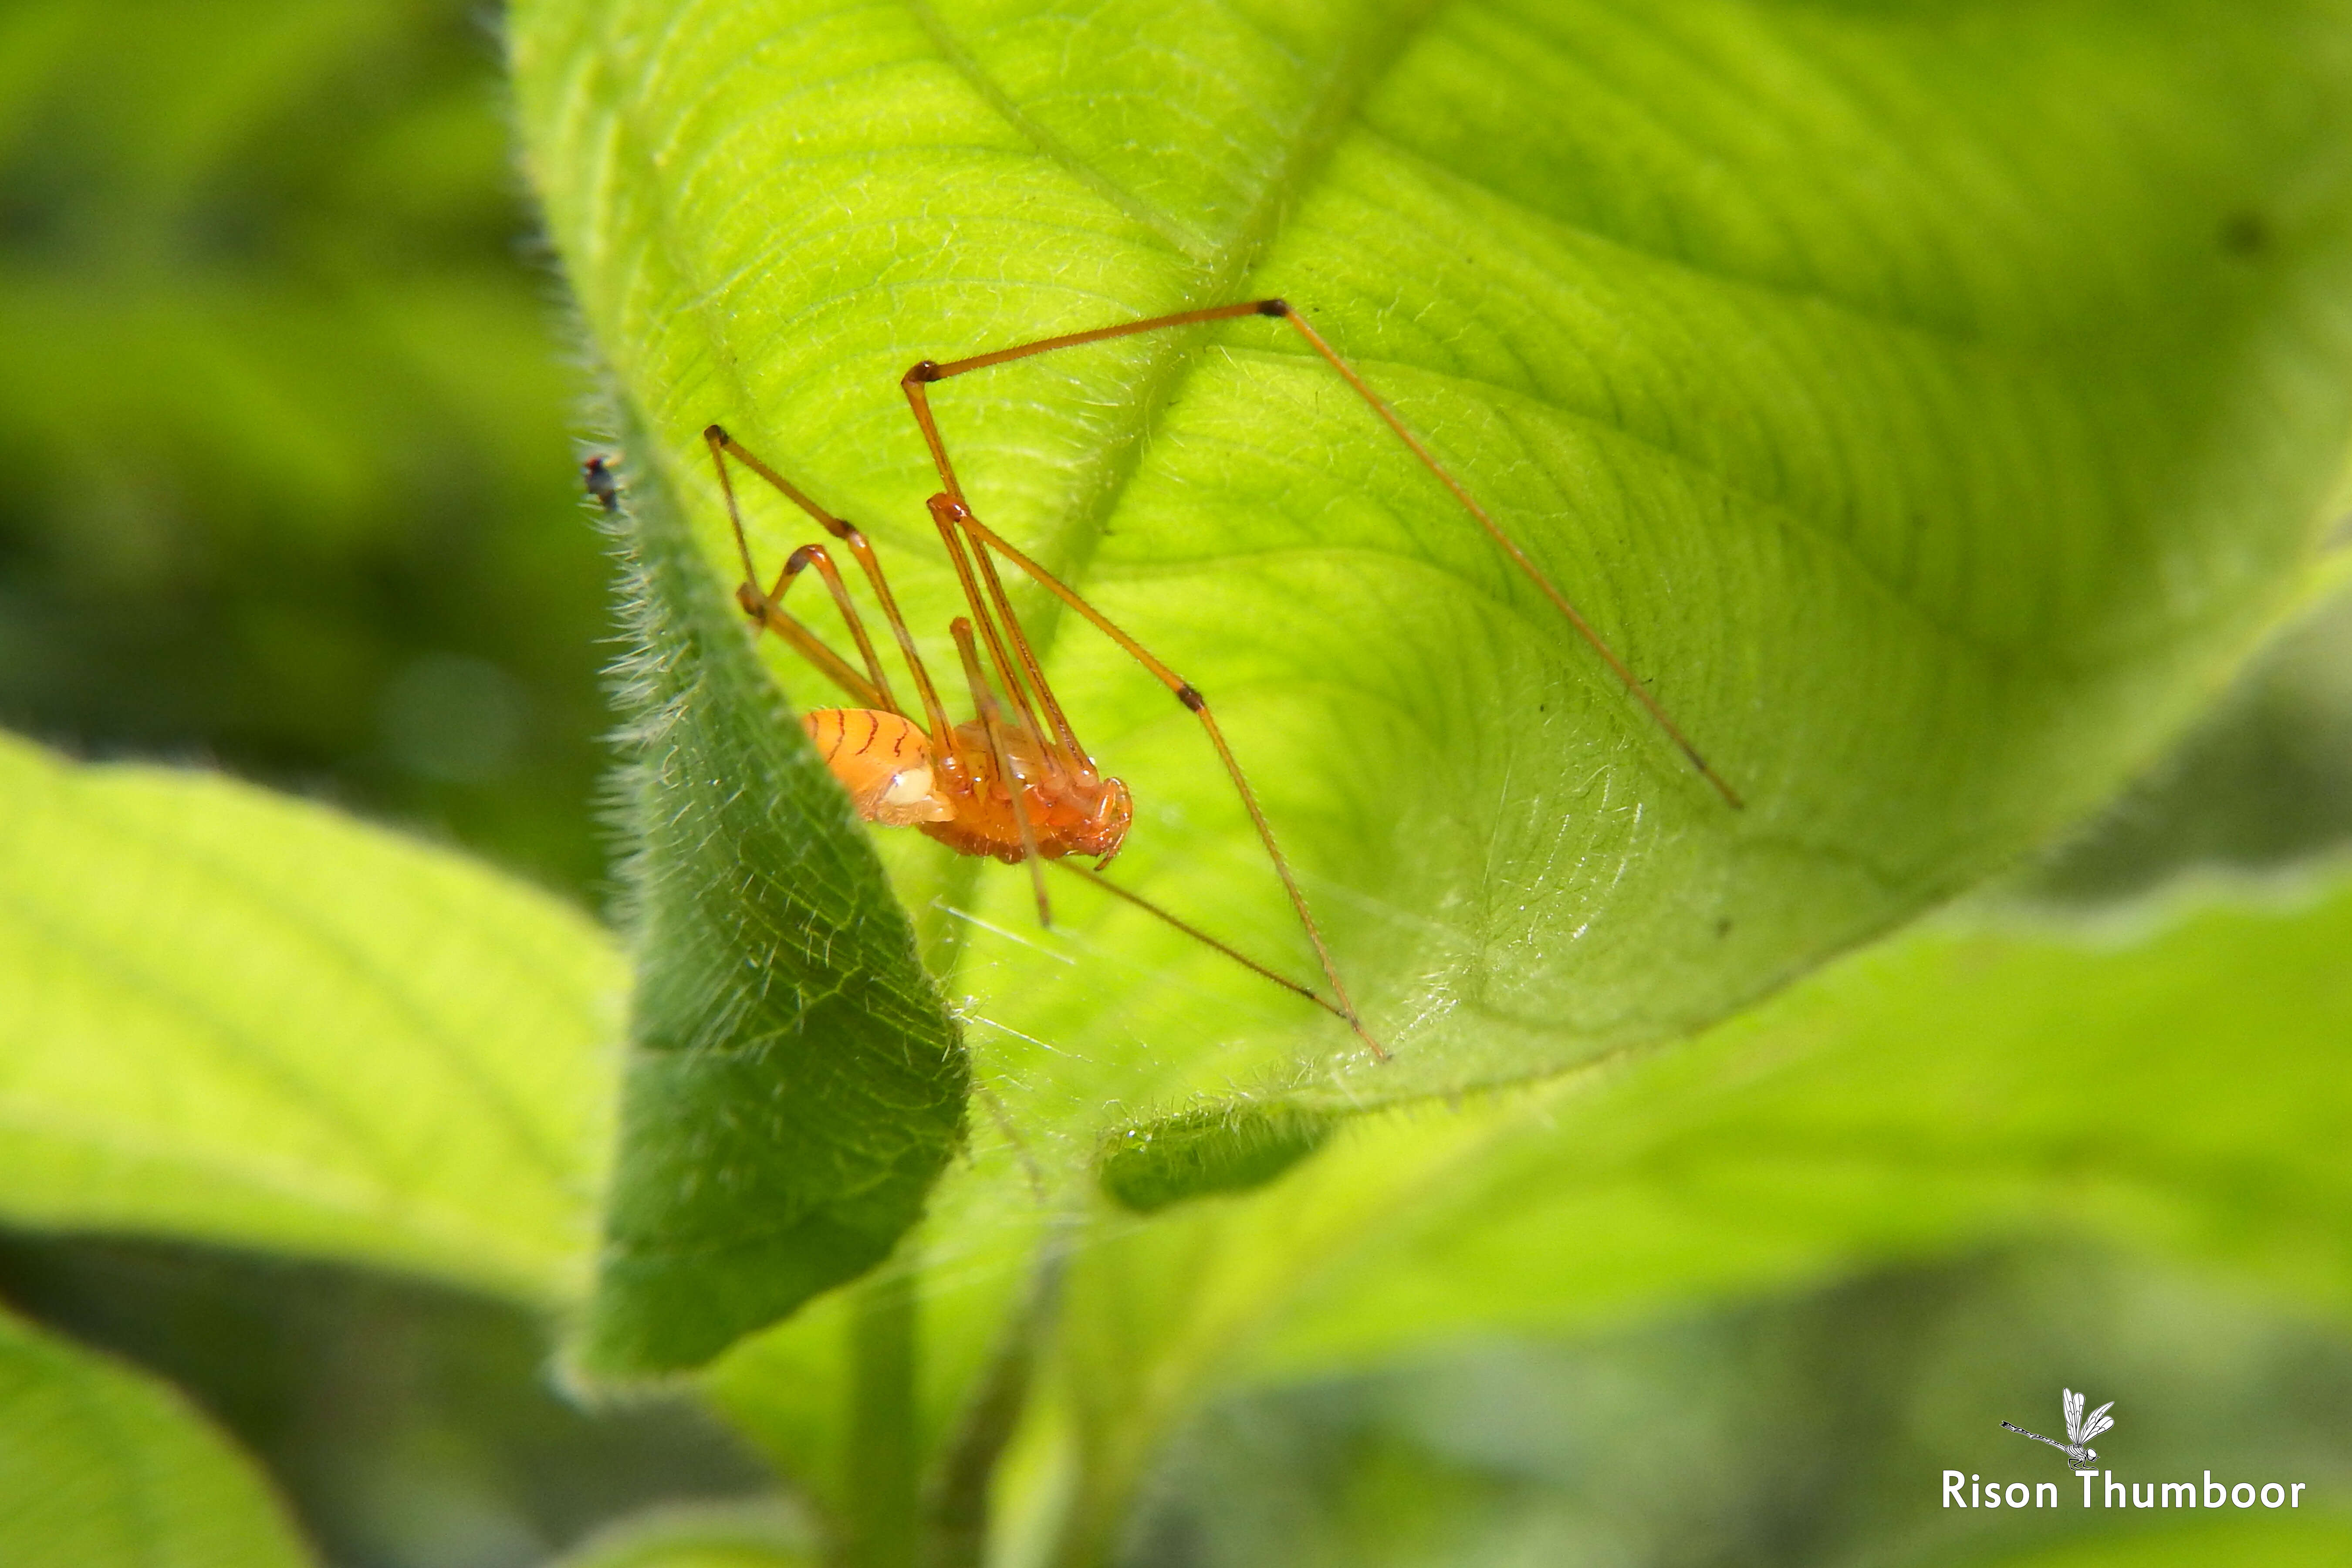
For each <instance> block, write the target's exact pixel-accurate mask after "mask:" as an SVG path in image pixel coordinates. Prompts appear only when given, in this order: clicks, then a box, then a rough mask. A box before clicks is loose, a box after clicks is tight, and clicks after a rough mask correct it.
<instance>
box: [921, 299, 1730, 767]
mask: <svg viewBox="0 0 2352 1568" xmlns="http://www.w3.org/2000/svg"><path fill="white" fill-rule="evenodd" d="M1243 316H1272V317H1275V318H1276V319H1277V320H1280V321H1287V322H1289V323H1290V326H1291V329H1292V330H1293V331H1296V332H1297V334H1298V335H1299V337H1300V338H1301V339H1303V340H1304V341H1305V342H1306V343H1307V347H1308V348H1310V349H1312V350H1313V351H1314V352H1315V353H1316V354H1317V355H1318V357H1319V358H1321V359H1322V360H1323V362H1324V363H1327V364H1328V365H1329V366H1330V367H1331V368H1332V369H1333V370H1334V371H1336V372H1338V373H1339V378H1340V379H1341V380H1342V381H1345V382H1346V383H1347V384H1348V385H1349V387H1350V388H1351V389H1353V390H1354V392H1355V393H1356V395H1358V396H1359V397H1360V398H1362V399H1363V400H1364V402H1365V404H1366V405H1368V406H1370V409H1371V411H1372V412H1373V413H1374V414H1376V415H1378V416H1380V418H1381V422H1382V423H1383V424H1385V425H1387V426H1388V427H1389V428H1390V429H1391V431H1393V432H1394V433H1395V435H1396V437H1397V439H1399V440H1401V441H1402V442H1403V443H1404V445H1405V449H1406V450H1408V451H1410V452H1411V453H1412V455H1413V457H1414V458H1417V459H1418V460H1419V461H1420V463H1421V465H1422V466H1423V468H1427V469H1428V470H1429V471H1430V472H1431V473H1432V474H1434V475H1435V476H1436V477H1437V479H1438V480H1439V482H1440V483H1442V484H1444V486H1445V488H1446V489H1448V490H1450V491H1452V492H1453V495H1454V500H1457V501H1459V502H1460V503H1461V505H1462V508H1463V510H1465V511H1467V512H1468V513H1469V514H1470V516H1471V518H1472V519H1473V521H1475V522H1476V523H1477V524H1478V526H1479V528H1480V529H1482V530H1483V531H1485V532H1486V537H1487V538H1488V539H1490V540H1492V541H1493V542H1495V546H1496V548H1497V549H1499V550H1500V551H1502V552H1503V553H1504V554H1505V555H1506V556H1507V557H1509V558H1510V561H1511V563H1512V564H1513V565H1515V566H1517V568H1518V569H1519V570H1520V572H1522V573H1523V574H1526V576H1527V578H1528V581H1529V582H1531V583H1533V584H1535V585H1536V587H1537V588H1538V589H1539V590H1540V591H1541V592H1542V594H1543V595H1544V597H1545V598H1547V599H1549V600H1550V601H1551V603H1552V606H1553V608H1555V609H1557V610H1558V611H1559V613H1560V615H1561V616H1563V617H1564V618H1565V619H1566V620H1567V621H1568V623H1569V625H1570V626H1573V627H1574V628H1575V629H1576V634H1577V635H1578V636H1579V637H1582V638H1583V639H1584V641H1585V642H1586V643H1588V644H1589V645H1591V648H1592V651H1593V652H1594V653H1595V654H1597V655H1599V656H1600V658H1601V662H1602V663H1603V664H1606V665H1607V666H1608V667H1609V669H1610V672H1611V673H1612V674H1613V675H1615V676H1616V678H1617V679H1618V681H1619V682H1620V683H1621V684H1622V686H1623V687H1624V688H1625V690H1626V691H1627V693H1628V694H1629V695H1631V696H1632V697H1633V700H1635V701H1637V702H1639V703H1640V704H1641V705H1642V707H1643V709H1644V710H1647V711H1648V713H1649V716H1650V718H1651V719H1652V720H1653V721H1654V722H1655V723H1656V724H1657V726H1658V728H1659V729H1660V730H1661V731H1664V734H1665V736H1666V738H1667V739H1668V740H1669V741H1671V742H1674V745H1675V749H1676V750H1678V751H1679V752H1682V754H1683V756H1684V757H1685V759H1687V760H1688V762H1689V763H1690V764H1691V766H1692V767H1694V768H1696V770H1697V771H1698V773H1699V776H1700V777H1701V778H1703V779H1705V780H1706V782H1707V784H1709V785H1710V786H1711V787H1713V789H1714V790H1715V792H1716V794H1717V795H1721V796H1722V797H1723V800H1724V804H1725V805H1728V806H1730V807H1731V808H1732V809H1734V810H1735V811H1736V810H1738V809H1739V808H1740V807H1741V806H1742V805H1745V804H1746V803H1745V802H1744V801H1742V800H1741V799H1740V797H1739V792H1738V791H1737V790H1735V789H1733V788H1732V787H1731V785H1730V784H1729V783H1728V782H1727V781H1726V780H1725V779H1724V777H1723V775H1722V774H1720V773H1717V772H1716V771H1715V769H1714V768H1713V767H1712V766H1711V765H1709V763H1707V760H1706V757H1704V756H1702V755H1701V754H1700V753H1699V750H1698V748H1697V747H1696V745H1694V744H1692V742H1691V740H1690V738H1689V737H1688V736H1687V735H1685V734H1684V733H1683V731H1682V727H1681V726H1680V725H1678V724H1676V723H1675V721H1674V719H1673V717H1672V716H1671V715H1669V714H1668V713H1667V712H1666V710H1665V708H1664V705H1663V704H1661V703H1660V702H1659V701H1658V700H1657V699H1656V698H1655V697H1653V696H1652V695H1651V694H1650V689H1649V688H1648V687H1646V686H1644V685H1643V684H1642V681H1641V679H1640V678H1639V677H1637V676H1636V675H1635V674H1634V673H1633V668H1632V667H1631V666H1629V665H1627V664H1626V662H1625V661H1624V660H1623V659H1622V658H1619V657H1618V655H1617V651H1616V649H1614V648H1612V647H1610V646H1609V644H1608V642H1607V641H1606V640H1605V639H1604V638H1603V637H1601V634H1600V632H1598V631H1597V630H1595V629H1594V627H1593V626H1592V623H1591V622H1590V621H1588V620H1586V619H1585V618H1584V616H1583V613H1582V612H1581V611H1580V610H1578V609H1577V607H1576V605H1574V603H1572V602H1571V601H1570V599H1569V597H1568V595H1566V594H1563V593H1562V592H1560V590H1559V584H1555V583H1554V582H1553V581H1552V580H1551V578H1550V577H1549V575H1547V574H1545V572H1544V570H1543V568H1542V567H1540V566H1538V565H1537V564H1536V563H1535V560H1534V558H1533V557H1531V556H1530V555H1528V552H1526V551H1525V550H1524V549H1522V548H1521V547H1520V545H1519V543H1518V542H1517V540H1515V539H1513V538H1512V537H1511V536H1510V534H1509V533H1508V532H1507V531H1505V530H1504V528H1503V526H1502V525H1501V524H1500V523H1498V522H1496V521H1495V519H1494V517H1493V515H1492V514H1491V513H1489V512H1488V511H1487V510H1486V508H1485V507H1484V506H1482V505H1480V504H1479V501H1478V499H1477V498H1476V497H1475V496H1474V495H1472V494H1471V493H1470V490H1469V488H1468V487H1467V486H1465V485H1464V484H1463V483H1462V481H1461V480H1460V479H1456V478H1454V475H1453V473H1452V472H1451V471H1450V470H1449V469H1447V468H1446V467H1445V465H1444V463H1441V462H1439V461H1438V459H1437V455H1436V454H1435V453H1433V452H1432V451H1431V450H1430V449H1429V447H1428V446H1427V445H1426V444H1425V443H1424V442H1423V440H1422V439H1421V438H1420V437H1418V436H1415V435H1414V434H1413V433H1412V428H1411V426H1407V425H1406V424H1405V422H1404V421H1403V420H1402V418H1400V417H1399V416H1398V415H1397V412H1396V410H1395V409H1393V408H1391V407H1390V406H1389V405H1388V402H1387V401H1386V400H1385V399H1384V398H1382V397H1381V395H1380V394H1379V393H1377V392H1375V391H1373V390H1372V388H1371V385H1370V383H1368V382H1367V381H1365V380H1364V378H1363V376H1362V374H1360V373H1359V372H1358V371H1357V369H1356V367H1355V366H1354V365H1352V364H1350V363H1348V361H1347V360H1346V359H1344V358H1343V357H1341V355H1340V354H1339V351H1338V350H1337V349H1334V348H1333V347H1332V346H1331V345H1330V343H1329V342H1327V341H1326V340H1325V339H1324V337H1323V334H1322V333H1320V332H1318V331H1316V330H1315V329H1314V328H1313V327H1312V326H1309V325H1308V324H1307V318H1306V317H1304V316H1302V315H1300V314H1299V313H1298V312H1297V310H1295V309H1293V308H1292V307H1291V305H1290V302H1289V301H1288V300H1245V301H1244V302H1242V303H1240V304H1234V305H1213V306H1210V307H1208V308H1207V309H1205V310H1177V311H1174V312H1171V314H1168V315H1164V316H1149V317H1145V318H1144V319H1142V320H1140V321H1122V322H1119V323H1118V325H1116V326H1109V327H1097V328H1094V329H1093V330H1091V331H1083V332H1065V333H1063V334H1062V335H1061V336H1059V337H1052V338H1040V339H1039V340H1038V341H1036V342H1031V343H1020V344H1016V345H1015V346H1013V347H1012V348H1008V349H998V350H996V351H994V352H993V353H984V354H972V355H971V356H969V357H968V358H964V359H959V360H950V361H948V362H947V363H943V364H942V363H936V362H934V361H931V360H925V361H923V362H922V363H919V364H918V365H916V366H915V367H914V368H913V369H912V370H909V371H908V373H907V374H906V375H905V377H904V378H903V379H902V380H901V381H900V382H899V385H900V386H901V387H902V388H903V389H904V390H905V392H906V394H907V401H908V403H909V404H910V405H912V406H913V408H914V411H915V422H916V423H917V424H918V425H919V426H922V430H923V439H924V442H925V444H927V445H928V446H929V447H930V449H931V461H932V463H933V464H934V465H935V466H936V467H937V468H939V470H940V479H942V480H944V481H945V483H946V485H947V491H948V494H949V495H950V497H951V498H953V499H954V500H958V501H962V500H964V494H963V491H962V489H961V487H960V486H959V485H958V483H957V481H956V477H955V468H954V467H953V465H952V464H950V462H949V460H948V453H947V447H946V444H945V443H944V442H942V441H941V440H940V431H939V424H938V422H937V421H936V420H935V419H934V418H933V417H932V416H931V408H930V397H929V393H928V392H927V391H926V390H925V389H926V388H927V387H929V385H930V384H932V383H934V382H940V381H945V380H947V379H948V378H949V377H950V376H958V375H962V374H966V373H968V372H971V371H975V370H985V369H987V368H988V367H989V366H991V365H998V364H1004V363H1009V362H1011V361H1013V360H1018V359H1026V358H1028V357H1029V356H1031V355H1032V354H1041V353H1052V352H1054V351H1055V350H1056V349H1067V348H1076V347H1077V346H1078V345H1080V344H1081V343H1097V342H1105V341H1107V340H1108V339H1112V338H1124V337H1132V336H1134V335H1135V334H1136V333H1139V332H1150V331H1160V330H1162V329H1165V328H1171V327H1187V326H1197V325H1200V324H1202V323H1203V322H1209V321H1233V320H1235V319H1237V318H1239V317H1243Z"/></svg>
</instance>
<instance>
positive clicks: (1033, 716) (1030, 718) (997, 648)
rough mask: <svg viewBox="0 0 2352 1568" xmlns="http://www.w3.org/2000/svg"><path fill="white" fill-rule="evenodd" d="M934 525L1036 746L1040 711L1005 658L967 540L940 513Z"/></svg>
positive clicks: (1007, 616) (1009, 620)
mask: <svg viewBox="0 0 2352 1568" xmlns="http://www.w3.org/2000/svg"><path fill="white" fill-rule="evenodd" d="M931 521H933V522H935V523H937V524H938V526H939V531H940V543H941V544H942V545H944V546H945V547H946V549H947V554H948V561H949V563H950V564H951V565H953V566H954V567H955V574H956V582H957V583H958V584H960V585H961V587H962V589H963V600H964V605H965V606H966V607H967V608H968V609H970V610H971V618H972V619H973V620H974V621H976V622H978V623H979V625H980V632H981V635H982V637H985V638H986V639H987V641H988V656H989V658H990V661H991V662H992V663H993V664H994V665H995V666H996V673H997V676H998V678H999V679H1002V680H1003V682H1004V689H1005V690H1006V691H1008V692H1009V693H1011V694H1012V697H1013V707H1014V708H1016V709H1018V710H1019V714H1020V716H1019V719H1018V720H1017V722H1018V723H1019V724H1020V725H1021V732H1022V737H1023V738H1024V740H1028V741H1030V742H1042V736H1041V733H1040V731H1039V729H1038V725H1037V710H1035V709H1034V708H1032V707H1031V706H1030V705H1029V694H1028V692H1027V690H1025V689H1024V688H1023V686H1022V684H1021V677H1020V675H1019V674H1018V672H1017V671H1016V670H1015V668H1014V666H1013V661H1012V659H1011V658H1008V657H1007V656H1006V654H1005V651H1004V639H1003V637H1002V636H1001V635H1000V634H999V633H998V630H997V626H996V617H995V616H992V615H990V614H989V605H988V602H987V601H986V600H985V599H982V597H981V595H980V586H979V584H978V583H977V582H976V581H975V580H974V578H973V575H972V569H971V560H970V559H969V558H968V556H967V553H966V552H965V549H964V540H963V536H962V535H961V533H959V532H957V531H956V530H955V527H954V525H953V524H951V523H949V522H947V521H942V520H941V519H940V517H939V516H938V514H937V513H936V512H934V513H933V515H932V519H931ZM973 553H977V552H973ZM982 559H983V560H984V559H985V557H984V556H983V557H982ZM1003 596H1004V595H1003V590H1002V589H1000V590H999V591H998V593H997V595H996V597H997V598H998V600H999V601H1000V602H1001V601H1002V600H1003ZM1003 615H1004V620H1005V622H1006V624H1007V625H1009V626H1013V628H1014V631H1013V635H1014V636H1015V637H1019V636H1020V631H1019V626H1020V623H1019V622H1018V621H1015V620H1014V619H1013V615H1012V612H1011V610H1010V609H1006V610H1005V611H1004V612H1003ZM1022 646H1023V648H1024V651H1026V648H1027V644H1026V643H1025V642H1024V644H1023V645H1022ZM1027 663H1028V667H1029V669H1030V672H1031V673H1032V674H1033V675H1034V676H1035V677H1036V679H1037V682H1038V685H1039V688H1040V689H1043V688H1044V684H1045V676H1044V674H1043V673H1042V672H1041V671H1039V670H1038V669H1037V665H1036V660H1035V658H1034V656H1033V657H1031V658H1029V659H1028V660H1027ZM1037 750H1038V752H1039V753H1040V754H1041V755H1045V756H1047V757H1048V759H1049V760H1048V762H1047V763H1046V765H1047V766H1048V767H1052V766H1053V765H1054V764H1053V763H1052V762H1051V760H1050V756H1051V753H1050V752H1047V750H1046V748H1045V746H1044V745H1043V744H1042V743H1039V744H1038V745H1037Z"/></svg>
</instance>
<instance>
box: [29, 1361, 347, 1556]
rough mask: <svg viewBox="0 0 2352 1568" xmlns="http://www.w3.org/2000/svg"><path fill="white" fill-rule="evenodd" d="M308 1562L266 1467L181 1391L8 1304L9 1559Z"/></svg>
mask: <svg viewBox="0 0 2352 1568" xmlns="http://www.w3.org/2000/svg"><path fill="white" fill-rule="evenodd" d="M311 1561H312V1559H311V1556H310V1552H309V1551H307V1550H306V1549H305V1548H304V1546H303V1544H302V1542H301V1540H300V1538H299V1536H298V1535H297V1534H296V1532H295V1530H294V1526H293V1524H292V1522H291V1521H289V1520H288V1518H287V1517H286V1513H285V1510H284V1509H283V1508H282V1507H281V1506H280V1505H279V1503H278V1500H277V1499H276V1498H275V1497H273V1496H271V1495H270V1492H269V1488H268V1483H267V1482H266V1481H264V1480H263V1479H262V1477H261V1474H260V1472H259V1469H258V1468H257V1466H255V1465H254V1464H253V1462H252V1461H251V1460H249V1459H247V1458H246V1457H245V1456H244V1455H242V1454H240V1453H238V1452H237V1451H236V1448H235V1447H232V1446H231V1445H230V1444H229V1442H228V1441H227V1439H226V1438H224V1437H223V1436H221V1435H220V1434H219V1433H217V1432H215V1430H213V1427H212V1425H211V1423H209V1422H207V1421H205V1419H204V1417H203V1416H201V1415H197V1414H196V1412H195V1411H194V1410H193V1409H191V1408H190V1407H189V1405H188V1404H187V1402H186V1401H185V1400H184V1399H183V1398H181V1397H180V1395H179V1394H178V1393H176V1392H175V1391H174V1390H173V1389H172V1388H170V1387H168V1386H167V1385H165V1384H159V1383H156V1382H154V1381H152V1379H149V1378H146V1377H143V1376H141V1375H140V1374H138V1373H133V1372H131V1371H130V1370H128V1369H127V1368H123V1367H120V1366H117V1365H115V1364H113V1363H111V1362H109V1361H107V1360H105V1359H103V1358H101V1357H99V1356H96V1355H92V1354H90V1353H89V1352H86V1351H79V1350H75V1349H72V1348H70V1347H68V1346H67V1345H65V1344H63V1343H61V1342H58V1341H57V1340H54V1339H51V1338H50V1337H48V1336H47V1335H46V1334H43V1333H40V1332H38V1331H36V1330H34V1329H33V1328H31V1327H30V1326H28V1325H26V1324H25V1323H22V1322H20V1321H17V1320H16V1319H14V1318H8V1317H4V1316H0V1562H5V1563H72V1564H74V1568H117V1565H118V1564H119V1565H120V1568H300V1565H301V1564H305V1563H310V1562H311Z"/></svg>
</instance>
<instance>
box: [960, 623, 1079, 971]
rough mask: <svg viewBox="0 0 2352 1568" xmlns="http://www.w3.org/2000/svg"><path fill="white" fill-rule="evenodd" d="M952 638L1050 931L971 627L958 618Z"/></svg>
mask: <svg viewBox="0 0 2352 1568" xmlns="http://www.w3.org/2000/svg"><path fill="white" fill-rule="evenodd" d="M948 630H949V631H950V632H952V633H953V634H954V635H955V644H956V652H957V653H958V654H960V655H961V656H962V658H963V676H964V679H965V680H966V681H967V682H969V683H970V684H971V702H972V706H973V708H975V709H976V710H979V713H980V725H981V732H982V734H985V735H986V736H987V737H988V754H989V759H990V760H991V761H992V762H993V763H995V764H996V776H997V777H998V778H1000V779H1002V780H1003V781H1004V793H1005V795H1006V797H1007V798H1008V799H1009V801H1010V802H1011V804H1012V806H1013V827H1014V829H1015V830H1016V831H1017V832H1019V833H1020V835H1021V858H1022V861H1023V862H1024V864H1025V865H1027V866H1028V868H1029V886H1030V889H1031V890H1032V891H1034V893H1035V894H1036V895H1037V923H1038V924H1039V925H1041V926H1044V927H1045V928H1046V929H1047V930H1049V931H1050V930H1051V929H1052V928H1053V924H1054V905H1053V901H1052V900H1049V899H1048V898H1046V896H1045V868H1044V866H1043V865H1042V864H1041V863H1040V861H1039V859H1038V856H1037V834H1036V830H1035V829H1034V828H1033V827H1031V826H1029V808H1028V805H1026V804H1025V803H1024V801H1023V800H1022V788H1021V775H1020V774H1018V773H1014V772H1013V754H1012V752H1010V751H1009V750H1008V749H1007V748H1006V746H1005V744H1004V728H1003V709H1002V708H1001V707H1000V706H999V705H998V703H997V700H996V693H995V692H993V691H991V690H990V689H988V676H987V674H986V673H985V672H984V671H983V670H982V668H980V649H979V648H978V647H974V646H973V643H972V637H971V622H970V621H968V620H966V619H964V618H963V617H962V616H957V617H956V618H955V619H954V620H952V621H950V622H949V623H948Z"/></svg>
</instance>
